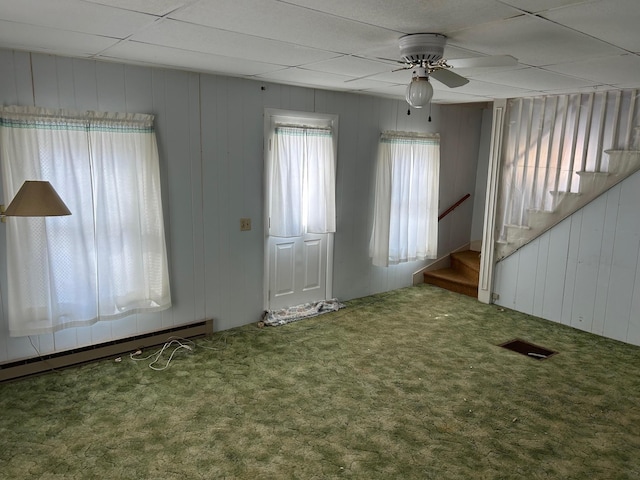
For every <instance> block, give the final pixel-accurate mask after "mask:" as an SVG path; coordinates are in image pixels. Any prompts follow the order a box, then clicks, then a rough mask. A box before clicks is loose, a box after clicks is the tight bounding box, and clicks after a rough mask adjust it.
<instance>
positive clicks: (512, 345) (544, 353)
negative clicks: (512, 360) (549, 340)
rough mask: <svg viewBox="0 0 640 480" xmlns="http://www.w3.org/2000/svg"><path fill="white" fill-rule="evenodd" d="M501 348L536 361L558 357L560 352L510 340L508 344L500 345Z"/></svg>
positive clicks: (518, 340) (517, 340)
mask: <svg viewBox="0 0 640 480" xmlns="http://www.w3.org/2000/svg"><path fill="white" fill-rule="evenodd" d="M498 346H499V347H502V348H506V349H507V350H511V351H513V352H517V353H520V354H522V355H524V356H526V357H529V358H533V359H534V360H546V359H547V358H549V357H552V356H554V355H557V354H558V352H554V351H553V350H549V349H548V348H544V347H541V346H539V345H534V344H533V343H529V342H526V341H524V340H520V339H517V338H516V339H514V340H509V341H508V342H505V343H502V344H500V345H498Z"/></svg>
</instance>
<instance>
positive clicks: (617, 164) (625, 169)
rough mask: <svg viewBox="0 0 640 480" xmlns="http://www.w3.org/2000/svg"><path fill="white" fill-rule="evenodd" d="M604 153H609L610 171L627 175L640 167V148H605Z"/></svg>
mask: <svg viewBox="0 0 640 480" xmlns="http://www.w3.org/2000/svg"><path fill="white" fill-rule="evenodd" d="M604 153H606V154H607V155H609V169H608V170H609V173H612V174H616V175H626V174H630V173H632V172H634V171H636V170H638V167H640V151H638V150H605V151H604Z"/></svg>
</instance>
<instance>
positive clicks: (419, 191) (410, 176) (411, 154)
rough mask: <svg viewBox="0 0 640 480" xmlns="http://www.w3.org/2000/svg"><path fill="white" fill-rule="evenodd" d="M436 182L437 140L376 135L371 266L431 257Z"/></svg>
mask: <svg viewBox="0 0 640 480" xmlns="http://www.w3.org/2000/svg"><path fill="white" fill-rule="evenodd" d="M439 179H440V139H439V136H438V135H431V136H428V137H427V136H411V135H398V134H383V135H382V136H381V138H380V143H379V146H378V163H377V168H376V187H375V205H374V219H373V232H372V234H371V242H370V246H369V255H370V256H371V258H372V259H373V264H374V265H377V266H381V267H386V266H389V265H396V264H398V263H403V262H409V261H414V260H425V259H427V258H435V257H436V255H437V250H438V189H439Z"/></svg>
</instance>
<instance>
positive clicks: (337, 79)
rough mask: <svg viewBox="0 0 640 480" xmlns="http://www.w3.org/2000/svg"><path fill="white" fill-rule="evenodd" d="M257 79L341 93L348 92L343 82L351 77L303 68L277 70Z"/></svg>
mask: <svg viewBox="0 0 640 480" xmlns="http://www.w3.org/2000/svg"><path fill="white" fill-rule="evenodd" d="M258 77H259V78H262V79H265V80H269V81H273V82H279V83H285V84H291V85H304V86H309V87H314V86H317V87H320V88H331V89H333V90H338V91H343V90H348V86H349V84H348V83H347V84H345V81H347V80H350V79H351V77H347V76H344V75H336V74H334V73H326V72H313V71H311V70H305V69H304V68H295V67H294V68H287V69H284V70H278V71H277V72H270V73H265V74H262V75H258Z"/></svg>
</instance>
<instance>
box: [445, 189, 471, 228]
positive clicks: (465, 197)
mask: <svg viewBox="0 0 640 480" xmlns="http://www.w3.org/2000/svg"><path fill="white" fill-rule="evenodd" d="M470 196H471V194H470V193H467V194H466V195H465V196H464V197H462V198H461V199H460V200H458V201H457V202H456V203H454V204H453V205H451V206H450V207H449V208H447V209H446V210H445V211H444V212H442V213H441V214H440V215H438V221H440V220H442V219H443V218H444V217H446V216H447V215H449V214H450V213H451V212H453V211H454V210H455V209H456V208H458V207H459V206H460V205H461V204H462V202H464V201H465V200H466V199H467V198H469V197H470Z"/></svg>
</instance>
